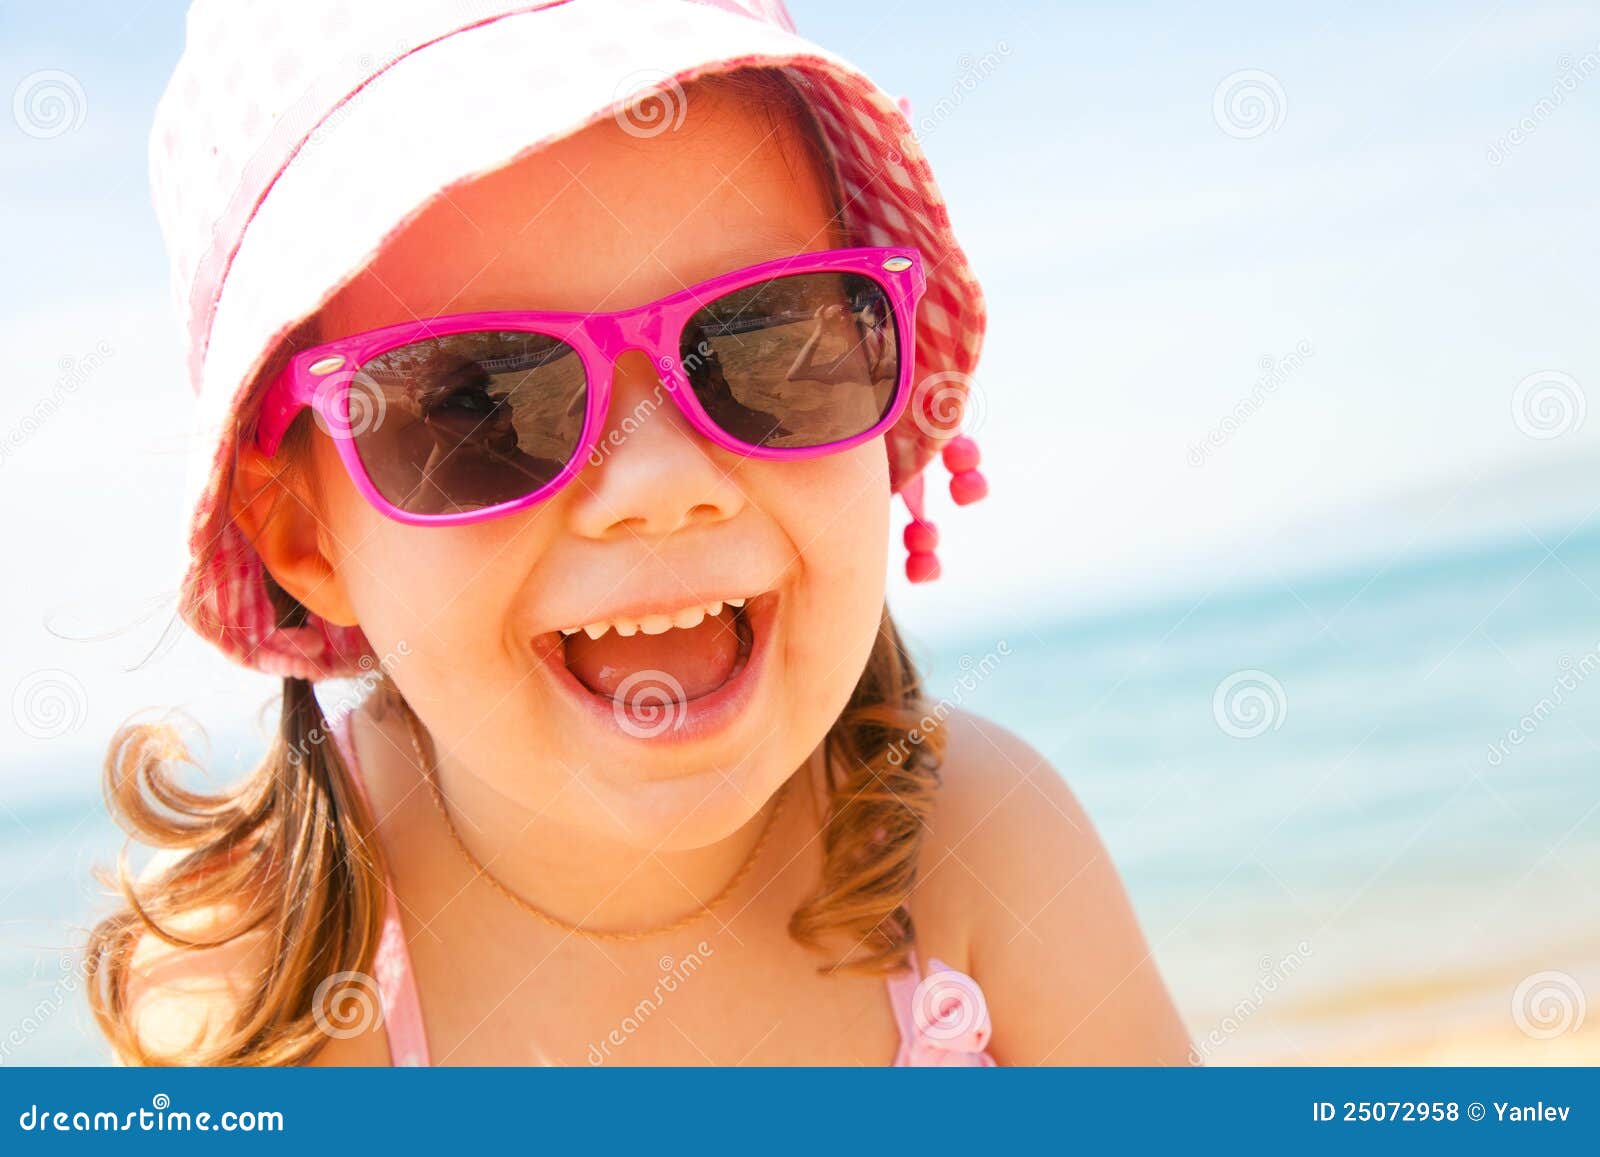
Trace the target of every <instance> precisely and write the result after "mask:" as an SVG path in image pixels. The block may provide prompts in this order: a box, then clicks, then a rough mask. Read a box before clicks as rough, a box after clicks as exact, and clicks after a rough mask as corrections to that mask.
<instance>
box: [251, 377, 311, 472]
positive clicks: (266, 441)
mask: <svg viewBox="0 0 1600 1157" xmlns="http://www.w3.org/2000/svg"><path fill="white" fill-rule="evenodd" d="M309 402H310V399H309V398H302V397H300V396H299V391H298V390H296V389H295V388H294V376H293V375H292V374H291V373H290V372H289V368H288V367H285V368H284V370H283V372H282V373H280V374H279V375H278V377H277V378H276V379H274V381H273V383H272V385H271V386H269V387H268V389H267V394H266V397H265V398H264V399H262V402H261V409H260V411H259V412H258V413H257V415H256V436H255V443H256V449H258V450H260V451H261V452H262V453H263V454H265V455H267V457H269V458H270V457H272V456H273V455H274V454H276V453H277V452H278V445H279V443H281V442H282V441H283V436H284V434H286V433H288V431H289V426H290V424H291V423H293V422H294V420H295V417H296V416H297V415H298V414H299V413H300V411H301V410H303V409H305V407H306V406H307V405H308V404H309Z"/></svg>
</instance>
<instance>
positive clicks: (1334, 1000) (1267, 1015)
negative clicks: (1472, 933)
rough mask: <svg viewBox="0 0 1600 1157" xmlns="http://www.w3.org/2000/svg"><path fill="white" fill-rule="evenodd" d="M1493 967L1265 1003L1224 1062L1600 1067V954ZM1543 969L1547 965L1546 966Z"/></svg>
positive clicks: (1227, 1049)
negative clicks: (1553, 962) (1553, 965)
mask: <svg viewBox="0 0 1600 1157" xmlns="http://www.w3.org/2000/svg"><path fill="white" fill-rule="evenodd" d="M1551 959H1552V954H1541V955H1540V958H1539V960H1537V961H1532V960H1519V961H1514V962H1505V961H1502V962H1499V963H1497V964H1488V963H1485V964H1484V965H1483V966H1481V967H1478V968H1473V969H1466V970H1461V969H1458V970H1454V971H1450V972H1445V973H1435V974H1432V975H1428V976H1425V977H1415V978H1398V979H1396V978H1391V979H1388V980H1385V981H1382V982H1367V983H1357V984H1351V985H1348V986H1342V987H1340V988H1339V989H1337V990H1335V991H1331V992H1323V993H1321V994H1319V995H1317V996H1315V997H1311V998H1303V999H1301V1000H1298V1001H1293V1002H1284V1003H1283V1004H1282V1005H1281V1006H1275V1007H1270V1008H1268V1007H1264V1008H1263V1009H1262V1010H1261V1011H1262V1013H1263V1014H1264V1015H1260V1016H1257V1017H1253V1018H1252V1019H1250V1020H1249V1021H1247V1022H1245V1024H1244V1025H1243V1027H1242V1030H1241V1031H1240V1032H1238V1033H1237V1035H1236V1037H1235V1038H1234V1039H1232V1040H1229V1041H1228V1042H1227V1043H1226V1045H1225V1046H1224V1047H1222V1048H1220V1049H1218V1050H1216V1051H1215V1053H1214V1054H1213V1055H1211V1056H1210V1057H1209V1058H1208V1063H1211V1064H1219V1065H1518V1066H1521V1065H1600V953H1596V952H1593V951H1592V946H1591V945H1584V946H1583V949H1582V950H1580V951H1570V950H1569V951H1568V952H1566V953H1563V954H1560V955H1559V956H1558V957H1557V959H1558V960H1559V963H1560V965H1561V967H1559V968H1550V967H1548V964H1549V962H1550V961H1551ZM1541 965H1543V966H1542V967H1541Z"/></svg>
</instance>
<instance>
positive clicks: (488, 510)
mask: <svg viewBox="0 0 1600 1157" xmlns="http://www.w3.org/2000/svg"><path fill="white" fill-rule="evenodd" d="M828 272H836V273H858V274H862V275H864V276H866V277H870V278H872V279H873V280H874V281H876V282H877V283H878V284H879V285H881V286H882V287H883V289H884V291H885V292H886V293H887V295H888V298H889V304H890V306H891V307H892V310H893V313H894V319H895V337H896V340H897V342H898V343H899V344H898V346H897V348H898V349H899V351H900V374H899V380H898V381H897V382H896V383H895V393H894V399H893V401H892V402H891V403H890V406H889V409H888V410H887V412H886V413H885V414H884V415H883V417H882V418H881V419H879V421H878V422H877V423H876V424H874V425H873V426H872V428H871V429H868V430H865V431H863V432H862V433H860V434H856V435H854V436H852V437H849V438H845V439H843V440H841V441H838V442H828V443H824V444H822V445H819V446H804V447H770V446H755V445H751V444H750V443H747V442H741V441H739V440H738V439H736V438H734V437H732V436H731V435H729V434H728V433H727V432H725V431H724V430H723V429H722V428H721V427H719V426H717V425H716V424H715V423H714V422H712V421H711V419H710V417H708V416H707V414H706V412H705V410H704V409H703V408H702V407H701V405H700V401H699V399H698V398H696V397H695V393H694V388H693V387H692V386H691V385H690V384H689V379H688V376H687V375H686V374H685V373H684V372H683V367H682V366H681V365H680V364H679V360H678V358H679V342H680V339H681V336H682V333H683V328H684V326H685V325H686V324H687V323H688V321H689V319H690V318H691V317H692V316H693V315H694V313H695V312H696V311H697V310H699V309H700V308H701V307H702V306H703V305H704V304H706V302H708V301H711V300H712V299H714V298H717V297H721V296H723V295H724V294H727V293H731V292H733V291H735V290H739V289H745V288H747V287H749V286H751V285H755V284H758V283H760V282H762V281H768V280H771V279H772V278H774V277H779V276H784V275H790V274H801V273H828ZM926 287H927V279H926V276H925V274H924V273H923V269H922V254H921V253H920V252H919V251H918V250H916V249H908V248H899V247H866V248H856V249H828V250H822V251H820V252H813V253H800V254H796V255H795V256H793V257H781V258H778V259H777V260H775V261H764V262H762V263H760V264H759V265H751V266H748V267H746V268H744V269H737V270H734V271H733V272H731V273H724V274H720V275H719V276H717V277H713V278H711V279H710V280H708V281H702V282H700V283H699V284H698V285H691V286H689V287H687V288H685V289H681V290H678V291H677V292H675V293H670V294H668V295H667V296H666V297H663V298H660V299H658V300H656V301H652V302H649V303H647V304H645V305H640V306H636V307H634V308H632V309H623V310H616V311H614V312H610V313H570V312H551V311H545V310H502V311H495V312H487V313H484V312H478V313H457V314H448V315H445V316H442V317H436V318H433V319H431V320H428V321H414V322H402V323H401V324H399V325H390V326H384V327H383V328H381V329H374V330H368V331H366V332H365V333H358V334H352V335H351V336H349V337H342V338H338V339H336V340H334V341H330V342H324V343H323V344H321V345H318V346H315V347H314V348H312V349H308V350H303V351H301V352H300V353H298V354H295V355H294V357H293V358H291V359H290V361H289V364H288V365H287V366H286V367H285V368H284V370H283V373H282V374H280V375H279V376H278V378H277V379H276V380H275V381H274V382H273V383H272V385H271V386H270V387H269V388H268V390H267V393H266V396H265V398H264V399H263V401H262V404H261V409H260V411H259V416H258V418H257V423H256V445H257V447H258V448H259V449H260V450H261V452H262V453H263V454H266V455H268V456H271V455H273V454H276V453H277V450H278V446H279V444H280V443H281V442H282V440H283V436H284V433H285V432H286V431H287V430H288V428H289V425H290V423H291V422H293V421H294V419H295V417H296V416H297V415H298V414H299V413H300V411H301V410H303V409H305V408H306V407H308V406H309V407H311V409H312V410H313V411H314V412H315V413H316V414H318V415H319V416H320V418H321V419H322V421H321V423H320V424H321V425H322V427H323V429H324V430H325V431H327V432H328V433H329V434H330V435H331V436H332V437H333V439H334V443H335V446H336V448H337V450H338V453H339V458H340V460H341V461H342V462H343V463H344V467H345V470H346V471H347V472H348V473H349V475H350V479H351V481H352V482H354V483H355V485H356V488H357V489H358V490H359V491H360V492H361V494H362V496H363V497H364V498H365V499H366V500H367V501H368V502H370V503H371V504H372V505H373V507H374V508H376V509H377V510H378V511H379V512H380V513H382V514H384V515H386V516H387V517H389V518H392V519H394V520H396V521H397V522H404V523H409V524H411V525H414V526H463V525H467V524H470V523H475V522H483V521H486V520H488V519H492V518H500V517H503V516H505V515H507V514H513V513H515V512H517V511H519V510H526V509H527V508H529V507H531V506H535V505H537V504H539V503H540V502H543V501H544V500H546V499H547V498H549V497H550V496H552V495H554V494H555V493H557V492H558V491H559V490H561V489H562V488H563V487H565V486H566V485H567V484H568V483H569V482H571V481H572V480H573V479H574V478H575V477H577V475H578V474H579V472H580V471H581V470H582V469H583V467H584V465H585V463H587V461H588V460H589V458H590V456H591V455H592V454H593V453H594V451H595V449H596V448H597V447H598V446H599V445H600V442H601V438H602V435H603V432H604V429H605V422H606V415H607V413H608V412H609V411H610V408H611V385H612V377H613V373H614V368H615V365H616V360H617V358H618V357H620V356H621V355H622V354H623V353H624V352H625V351H627V350H630V349H637V350H641V351H643V352H644V353H645V354H647V355H648V356H649V358H650V360H651V362H652V363H653V364H654V365H655V367H656V369H657V371H658V372H659V374H660V376H661V381H662V383H663V384H664V385H665V386H666V389H667V393H668V394H669V395H670V396H671V397H672V400H673V402H674V403H676V405H677V407H678V409H679V410H680V411H682V413H683V416H684V417H685V418H687V419H688V421H689V424H690V425H691V426H692V427H693V428H694V429H695V431H696V432H697V433H699V434H700V435H701V436H702V437H704V438H705V439H707V440H708V441H710V442H712V443H713V444H715V445H717V446H720V447H722V448H723V449H724V450H728V451H730V452H732V453H735V454H738V455H741V456H743V457H749V458H762V459H773V460H779V461H783V460H788V461H796V460H800V459H804V458H814V457H817V456H819V455H823V454H835V453H838V452H839V451H841V450H848V449H849V448H851V447H852V446H857V445H860V444H861V443H862V442H866V441H869V440H871V439H873V438H876V437H879V436H880V435H882V434H883V433H885V432H886V431H887V430H888V429H889V428H890V427H891V426H893V425H894V424H895V422H896V421H898V420H899V418H900V416H901V414H903V413H904V412H905V408H906V404H907V402H908V401H909V400H910V397H911V377H912V373H913V371H914V369H915V365H916V353H915V351H916V310H917V304H918V302H919V301H920V300H921V298H922V294H923V291H924V290H925V289H926ZM473 330H503V331H509V332H514V333H537V334H542V335H545V336H547V337H554V338H558V339H559V340H561V341H563V342H565V343H566V344H567V345H569V346H571V347H572V348H573V349H574V350H575V351H576V352H577V354H578V357H579V358H580V360H581V361H582V363H583V370H584V377H585V385H586V393H587V398H586V409H585V412H584V418H583V432H582V433H581V434H580V435H579V436H578V443H577V445H576V446H575V447H574V448H573V451H572V457H571V459H570V460H569V461H568V462H567V463H566V465H565V466H563V467H562V469H561V472H560V473H559V474H557V475H556V476H555V477H554V478H552V479H551V480H550V481H549V482H547V483H545V484H544V485H543V486H541V487H540V488H539V489H537V490H535V491H533V492H532V493H529V494H526V495H524V496H522V497H520V498H514V499H511V500H510V501H507V502H501V503H497V504H495V505H493V506H486V507H483V508H481V509H478V510H467V511H457V512H453V513H450V514H416V513H413V512H411V511H407V510H402V509H401V508H400V507H397V506H395V505H394V504H393V503H391V502H390V501H389V500H388V499H386V498H385V497H384V496H383V495H382V494H380V493H379V492H378V488H377V487H376V486H375V485H373V483H372V480H371V478H369V477H368V475H367V471H366V467H365V465H364V464H363V463H362V461H361V455H360V454H359V453H358V452H357V449H356V439H357V437H358V436H359V434H360V433H361V432H362V431H360V430H357V429H354V428H353V427H352V424H351V421H350V411H349V405H348V402H349V392H350V391H349V387H350V382H351V380H352V379H353V378H355V377H356V375H357V374H358V373H359V371H360V368H361V367H362V366H363V365H365V364H366V363H367V362H369V361H370V360H371V359H373V358H375V357H377V356H379V355H380V354H384V353H388V352H390V351H391V350H394V349H398V348H399V347H400V346H404V345H409V344H410V343H412V342H416V341H424V340H426V339H428V338H432V337H443V336H447V335H450V334H457V333H468V332H471V331H473ZM330 386H331V387H332V388H330Z"/></svg>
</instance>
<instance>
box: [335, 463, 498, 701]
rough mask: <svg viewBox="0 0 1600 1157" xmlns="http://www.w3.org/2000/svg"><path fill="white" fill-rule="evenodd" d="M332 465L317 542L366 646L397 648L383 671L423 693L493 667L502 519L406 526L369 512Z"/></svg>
mask: <svg viewBox="0 0 1600 1157" xmlns="http://www.w3.org/2000/svg"><path fill="white" fill-rule="evenodd" d="M335 469H336V470H337V471H338V473H337V474H326V473H325V474H324V475H323V479H322V482H323V485H322V492H323V495H324V510H325V511H326V518H327V540H326V541H325V545H324V550H325V552H327V553H328V556H329V558H330V559H332V561H333V566H334V570H335V573H336V575H337V576H338V580H339V582H340V583H341V584H342V585H343V586H344V589H345V593H346V595H347V596H348V597H349V599H350V603H351V606H352V607H353V609H354V610H355V613H356V620H357V622H359V623H360V624H361V630H362V632H363V633H364V634H365V635H366V637H367V641H368V642H369V643H371V644H372V648H373V650H374V651H375V652H376V653H377V654H378V655H380V656H386V655H393V654H402V655H405V656H406V658H405V660H404V661H403V663H402V664H401V666H402V667H403V668H405V669H404V670H402V669H399V668H397V669H396V670H395V671H394V672H393V673H394V675H395V677H396V680H397V681H398V682H400V684H401V687H402V690H405V689H406V687H407V686H408V685H409V686H410V687H411V688H412V689H414V690H415V691H417V692H418V693H419V694H427V695H429V696H430V697H433V692H434V690H435V686H434V685H435V684H437V685H440V686H447V685H451V684H456V685H459V681H460V679H461V678H462V677H463V675H464V674H468V673H470V674H471V677H473V678H478V679H482V678H484V677H485V676H487V675H491V674H493V673H494V671H495V670H496V668H497V665H498V664H501V663H504V662H505V661H506V657H505V656H504V654H503V648H502V647H501V641H502V639H503V637H504V634H503V630H502V624H503V622H504V609H505V608H506V607H507V606H508V605H510V604H511V602H512V600H513V598H514V595H515V590H514V586H513V579H514V570H513V568H509V567H507V566H505V565H504V561H505V548H506V543H505V541H504V539H505V534H506V532H507V529H508V528H507V526H506V525H505V524H504V523H501V522H489V523H484V524H481V525H476V526H462V527H448V528H440V527H422V526H408V525H406V524H405V523H401V522H396V521H394V520H393V519H390V518H385V517H384V516H383V515H382V514H379V513H378V512H377V511H376V510H374V509H373V508H372V507H371V506H370V505H369V504H368V503H367V502H366V500H365V499H363V498H362V497H361V494H360V493H359V492H358V491H357V490H356V489H355V486H354V484H353V483H351V482H350V480H349V478H348V476H346V475H345V474H344V472H343V468H342V466H338V465H336V466H335ZM508 521H509V520H508ZM497 564H498V565H497ZM497 584H499V586H498V587H497ZM499 587H505V588H506V589H504V590H502V589H499ZM402 644H403V646H402ZM497 652H498V654H497Z"/></svg>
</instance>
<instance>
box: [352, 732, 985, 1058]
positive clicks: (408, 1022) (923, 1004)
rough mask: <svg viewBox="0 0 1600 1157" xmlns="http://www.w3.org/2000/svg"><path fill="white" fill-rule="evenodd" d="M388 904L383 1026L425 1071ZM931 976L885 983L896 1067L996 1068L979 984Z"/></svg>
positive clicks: (396, 925)
mask: <svg viewBox="0 0 1600 1157" xmlns="http://www.w3.org/2000/svg"><path fill="white" fill-rule="evenodd" d="M331 730H332V733H333V737H334V741H335V743H337V745H338V748H339V753H340V755H342V756H343V757H344V761H345V766H346V767H348V768H349V769H350V775H351V778H352V779H353V780H354V781H355V785H356V790H357V791H359V792H360V793H361V797H362V799H364V800H367V801H368V803H369V805H370V802H371V798H370V797H369V796H368V795H367V788H366V784H365V783H364V782H363V781H362V777H361V770H360V767H359V765H358V764H357V763H356V756H355V743H354V741H353V739H352V737H351V734H350V716H349V715H348V714H347V715H345V716H343V717H342V718H340V719H339V720H337V721H336V722H334V723H333V724H332V725H331ZM384 889H385V891H386V892H387V900H386V906H385V911H384V918H383V932H382V934H381V936H380V937H379V940H378V950H377V953H376V955H375V956H374V957H373V962H372V971H373V979H374V980H375V981H376V982H377V985H378V993H379V997H380V999H381V1002H382V1006H383V1027H384V1030H385V1032H386V1033H387V1035H388V1039H389V1061H390V1063H391V1064H392V1065H395V1066H397V1067H399V1066H413V1067H425V1066H427V1065H428V1064H429V1063H430V1061H429V1056H428V1033H427V1029H426V1027H425V1025H424V1023H423V1020H422V1001H421V999H420V998H419V997H418V995H417V978H416V973H415V972H414V971H413V969H412V967H411V950H410V948H409V947H408V946H407V944H406V934H405V929H404V927H403V926H402V925H401V923H400V905H399V902H398V901H397V900H396V898H395V894H394V882H393V881H392V880H385V881H384ZM928 965H929V972H928V974H927V975H926V976H923V975H922V972H921V969H920V968H919V967H918V964H917V954H916V952H915V951H913V952H912V953H911V954H910V956H909V958H908V959H907V963H906V967H905V969H904V970H902V971H900V972H897V973H895V974H894V975H892V976H890V977H888V979H887V986H888V990H889V1004H890V1007H891V1008H893V1009H894V1019H895V1024H896V1025H897V1026H898V1027H899V1030H900V1048H899V1050H898V1051H897V1052H896V1053H895V1058H894V1064H895V1065H897V1066H900V1067H927V1066H942V1067H946V1068H978V1067H990V1066H993V1065H994V1063H995V1061H994V1058H993V1057H991V1056H990V1055H989V1052H988V1044H989V1036H990V1031H991V1030H990V1023H989V1009H988V1005H987V1003H986V1002H985V1000H984V998H983V989H981V988H979V987H978V982H977V981H976V980H974V979H972V977H970V976H968V975H967V974H966V973H964V972H957V971H956V970H955V969H953V968H950V967H948V966H947V965H945V964H944V962H943V961H941V960H939V958H938V957H929V958H928Z"/></svg>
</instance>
